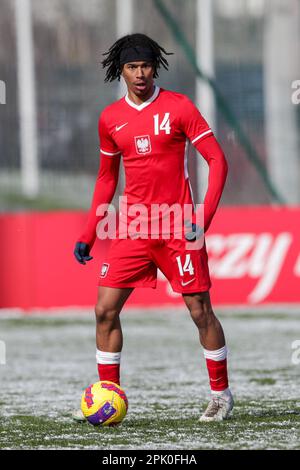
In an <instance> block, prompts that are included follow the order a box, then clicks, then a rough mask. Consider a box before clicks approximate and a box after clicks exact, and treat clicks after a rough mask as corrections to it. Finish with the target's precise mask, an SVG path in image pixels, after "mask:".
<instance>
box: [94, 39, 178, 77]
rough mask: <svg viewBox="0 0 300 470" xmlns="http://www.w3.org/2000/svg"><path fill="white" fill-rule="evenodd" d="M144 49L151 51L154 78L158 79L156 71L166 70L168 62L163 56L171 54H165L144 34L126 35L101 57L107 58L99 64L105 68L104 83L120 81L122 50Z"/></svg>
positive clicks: (165, 52) (163, 50) (161, 48)
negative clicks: (129, 48)
mask: <svg viewBox="0 0 300 470" xmlns="http://www.w3.org/2000/svg"><path fill="white" fill-rule="evenodd" d="M135 46H140V47H145V48H148V49H150V50H151V51H152V53H153V55H154V61H153V66H154V75H153V77H154V78H157V77H158V72H157V71H158V69H159V68H160V66H161V65H162V66H163V67H164V68H165V69H166V70H168V65H169V64H168V61H167V59H166V58H165V57H164V56H163V54H165V55H172V54H173V52H167V51H165V49H164V48H163V47H161V46H160V45H159V44H158V43H157V42H156V41H154V40H153V39H151V38H149V37H148V36H146V35H145V34H139V33H135V34H128V35H127V36H124V37H122V38H120V39H118V41H116V42H115V43H114V44H113V45H112V46H111V47H110V49H109V50H108V52H105V53H104V54H103V55H104V56H107V57H106V58H105V59H104V60H103V61H102V62H101V63H102V66H103V68H106V67H107V71H106V75H105V82H112V81H113V80H116V79H117V80H120V76H121V73H122V65H121V64H120V54H121V51H122V50H123V49H126V48H128V47H135Z"/></svg>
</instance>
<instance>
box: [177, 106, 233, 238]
mask: <svg viewBox="0 0 300 470" xmlns="http://www.w3.org/2000/svg"><path fill="white" fill-rule="evenodd" d="M183 104H184V106H183V107H182V110H181V123H182V130H183V132H184V133H185V135H186V136H187V137H188V139H189V140H190V141H191V143H192V144H193V145H194V147H196V149H197V150H198V152H199V153H200V154H201V155H202V157H203V158H204V159H205V160H206V162H207V164H208V166H209V175H208V187H207V191H206V195H205V198H204V231H205V232H206V231H207V229H208V228H209V226H210V224H211V221H212V219H213V216H214V214H215V212H216V210H217V207H218V204H219V201H220V199H221V196H222V192H223V189H224V185H225V181H226V177H227V171H228V166H227V162H226V158H225V155H224V152H223V150H222V148H221V147H220V145H219V143H218V142H217V140H216V139H215V137H214V135H213V132H212V130H211V128H210V127H209V125H208V123H207V122H206V120H205V119H204V117H203V116H202V114H201V113H200V111H199V110H198V109H197V107H196V106H195V105H194V103H192V101H191V100H190V99H189V98H187V97H185V101H184V103H183Z"/></svg>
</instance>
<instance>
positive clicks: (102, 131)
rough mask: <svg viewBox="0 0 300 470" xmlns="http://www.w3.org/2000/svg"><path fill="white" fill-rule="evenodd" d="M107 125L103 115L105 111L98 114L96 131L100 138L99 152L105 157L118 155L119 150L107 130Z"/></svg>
mask: <svg viewBox="0 0 300 470" xmlns="http://www.w3.org/2000/svg"><path fill="white" fill-rule="evenodd" d="M109 127H110V126H109V125H108V123H107V119H106V116H105V112H103V113H102V114H101V115H100V118H99V123H98V133H99V139H100V152H101V153H102V154H103V155H106V156H107V157H114V156H115V155H120V153H121V152H120V151H119V149H118V147H117V145H116V143H115V142H114V140H113V138H112V137H111V135H110V132H109Z"/></svg>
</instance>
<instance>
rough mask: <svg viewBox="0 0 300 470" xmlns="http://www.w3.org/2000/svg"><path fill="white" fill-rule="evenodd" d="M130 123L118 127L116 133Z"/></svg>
mask: <svg viewBox="0 0 300 470" xmlns="http://www.w3.org/2000/svg"><path fill="white" fill-rule="evenodd" d="M127 124H128V122H125V124H122V126H116V132H118V131H120V130H121V129H122V127H125V126H127Z"/></svg>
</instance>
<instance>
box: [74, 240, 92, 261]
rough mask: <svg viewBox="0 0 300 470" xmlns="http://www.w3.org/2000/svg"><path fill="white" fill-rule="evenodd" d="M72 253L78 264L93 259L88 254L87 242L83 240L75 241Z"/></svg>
mask: <svg viewBox="0 0 300 470" xmlns="http://www.w3.org/2000/svg"><path fill="white" fill-rule="evenodd" d="M74 255H75V258H76V259H77V261H78V263H80V264H86V261H90V260H91V259H93V257H92V256H90V247H89V245H88V244H87V243H83V242H77V243H76V245H75V250H74Z"/></svg>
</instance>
